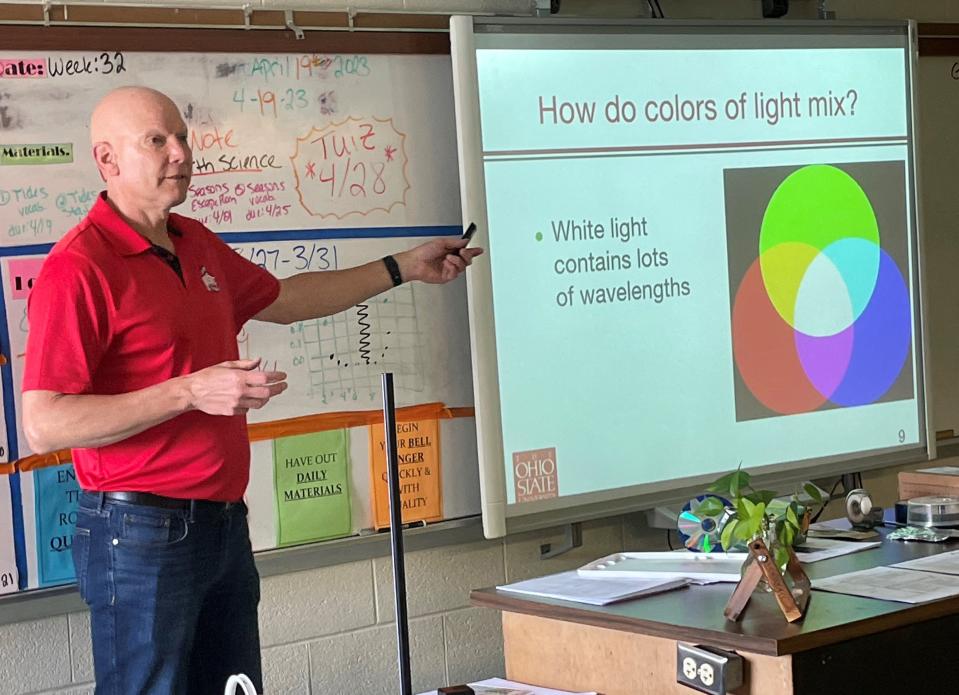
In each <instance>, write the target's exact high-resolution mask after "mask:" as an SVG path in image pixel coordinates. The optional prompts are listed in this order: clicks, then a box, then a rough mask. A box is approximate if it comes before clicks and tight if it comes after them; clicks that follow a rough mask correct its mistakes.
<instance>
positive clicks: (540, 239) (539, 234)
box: [536, 232, 543, 241]
mask: <svg viewBox="0 0 959 695" xmlns="http://www.w3.org/2000/svg"><path fill="white" fill-rule="evenodd" d="M542 240H543V233H542V232H536V241H542Z"/></svg>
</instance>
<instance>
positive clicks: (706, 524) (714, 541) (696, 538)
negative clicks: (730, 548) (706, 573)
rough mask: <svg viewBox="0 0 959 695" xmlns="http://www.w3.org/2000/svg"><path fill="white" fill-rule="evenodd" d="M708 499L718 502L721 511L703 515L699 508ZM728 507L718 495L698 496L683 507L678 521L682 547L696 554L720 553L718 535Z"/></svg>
mask: <svg viewBox="0 0 959 695" xmlns="http://www.w3.org/2000/svg"><path fill="white" fill-rule="evenodd" d="M708 499H715V500H719V501H720V502H721V503H722V505H723V507H722V509H721V510H720V511H719V512H717V513H715V514H704V513H703V512H702V510H701V507H702V506H703V502H705V501H706V500H708ZM728 507H729V502H728V501H727V500H725V499H724V498H722V497H719V496H718V495H700V496H699V497H696V498H694V499H691V500H689V502H687V503H686V504H685V505H683V511H682V512H680V514H679V519H678V529H679V536H680V538H682V541H683V545H685V546H686V547H687V548H688V549H689V550H692V551H694V552H698V553H711V552H717V551H721V550H722V549H723V547H722V544H721V543H720V541H719V535H720V533H721V532H722V530H723V524H724V523H725V521H726V518H727V516H728V515H729V510H728ZM707 511H708V510H707Z"/></svg>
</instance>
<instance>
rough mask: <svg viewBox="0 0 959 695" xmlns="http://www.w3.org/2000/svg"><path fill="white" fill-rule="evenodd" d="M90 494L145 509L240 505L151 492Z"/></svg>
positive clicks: (223, 507)
mask: <svg viewBox="0 0 959 695" xmlns="http://www.w3.org/2000/svg"><path fill="white" fill-rule="evenodd" d="M91 494H93V495H102V496H103V500H104V501H111V502H127V503H128V504H142V505H143V506H145V507H159V508H160V509H184V510H186V509H197V508H199V507H204V508H218V509H229V508H230V507H232V506H235V505H237V504H240V503H239V502H214V501H213V500H184V499H178V498H176V497H164V496H163V495H154V494H153V493H151V492H93V493H91Z"/></svg>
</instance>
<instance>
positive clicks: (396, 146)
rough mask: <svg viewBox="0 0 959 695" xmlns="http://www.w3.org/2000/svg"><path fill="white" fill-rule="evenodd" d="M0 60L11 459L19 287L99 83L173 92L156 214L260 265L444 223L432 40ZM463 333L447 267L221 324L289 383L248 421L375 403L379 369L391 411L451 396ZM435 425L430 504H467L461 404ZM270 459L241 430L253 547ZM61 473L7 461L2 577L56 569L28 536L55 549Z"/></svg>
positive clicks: (3, 329)
mask: <svg viewBox="0 0 959 695" xmlns="http://www.w3.org/2000/svg"><path fill="white" fill-rule="evenodd" d="M11 66H12V67H11ZM0 68H2V69H0V74H2V75H3V76H2V77H0V80H2V90H0V292H2V302H0V306H2V307H3V312H4V314H3V316H2V317H0V318H2V320H0V341H2V346H3V354H4V356H5V357H6V358H7V360H8V363H7V365H5V366H4V367H3V368H2V369H3V375H4V380H3V387H4V389H5V390H6V389H9V390H10V391H12V393H11V394H8V395H7V398H6V399H5V412H4V424H5V427H6V430H7V433H8V439H9V446H4V452H3V456H6V454H7V452H8V451H9V456H10V459H11V460H16V459H18V458H19V459H23V458H24V457H26V456H29V455H30V454H31V453H32V452H31V451H30V450H29V447H28V446H27V445H26V442H25V439H24V437H23V431H22V427H21V425H20V420H19V417H18V414H19V412H20V384H21V382H22V372H23V354H24V351H25V345H26V335H27V331H28V329H29V326H28V325H27V320H26V299H27V296H28V294H29V289H30V286H31V285H32V281H33V279H34V278H35V277H36V274H37V272H38V271H39V268H40V265H41V264H42V261H43V259H44V257H45V254H46V253H47V252H48V251H49V249H50V247H51V246H52V244H53V243H55V242H56V241H57V240H58V239H59V238H60V237H62V236H63V235H64V234H65V233H66V232H67V231H68V230H69V229H70V228H71V227H72V226H73V225H75V224H76V223H77V222H78V221H79V220H80V219H82V217H83V216H84V215H85V214H86V212H87V210H88V209H89V208H90V206H91V205H92V203H93V202H94V200H95V198H96V195H97V194H98V192H99V191H100V189H101V188H102V184H101V181H100V179H99V175H98V173H97V171H96V168H95V166H94V164H93V161H92V157H91V156H90V145H89V130H88V121H89V115H90V113H91V111H92V109H93V108H94V106H95V104H96V103H97V102H98V101H99V99H100V98H102V96H103V95H104V94H106V93H107V92H108V91H109V90H111V89H113V88H115V87H118V86H122V85H132V84H140V85H147V86H151V87H154V88H156V89H159V90H161V91H163V92H165V93H166V94H168V95H169V96H170V97H171V98H172V99H173V100H174V101H175V102H176V103H177V105H178V106H179V107H180V108H181V111H182V114H183V117H184V120H185V121H186V123H187V125H188V126H189V129H190V143H191V147H192V149H193V154H194V178H193V180H192V182H191V186H190V192H189V195H188V198H187V200H186V202H185V203H183V205H181V206H179V208H177V209H176V210H175V212H179V213H180V214H184V215H188V216H191V217H194V218H196V219H199V220H201V221H203V222H204V223H205V224H206V225H207V226H209V227H210V228H211V229H213V230H214V231H216V232H217V233H220V234H221V235H222V237H223V239H224V240H225V241H226V242H227V243H228V244H229V245H230V246H231V247H232V248H233V249H234V250H235V251H236V252H237V253H240V254H241V255H243V256H244V257H246V258H249V259H250V260H252V261H253V262H254V263H256V264H258V265H261V266H263V267H265V268H267V269H268V270H269V271H270V272H272V273H273V274H274V275H276V276H277V277H281V278H282V277H287V276H290V275H293V274H295V273H298V272H303V271H307V270H319V271H323V270H334V269H338V268H346V267H350V266H353V265H357V264H360V263H365V262H367V261H370V260H373V259H377V258H380V257H382V256H383V255H385V254H387V253H395V252H397V251H400V250H403V249H406V248H410V247H412V246H414V245H416V244H418V243H420V242H421V241H423V240H424V239H425V238H429V237H434V236H443V235H451V234H457V233H458V230H459V227H460V222H461V218H460V207H459V193H458V176H457V162H456V152H455V134H454V119H453V104H452V98H451V96H450V95H451V93H452V78H451V70H450V60H449V56H448V55H366V54H342V55H340V54H336V55H332V54H331V55H325V54H316V53H276V54H267V53H249V54H245V53H160V52H125V51H124V52H121V51H89V52H83V51H72V52H40V51H16V52H12V51H5V52H0ZM468 340H469V339H468V325H467V318H466V298H465V282H464V281H463V280H462V279H460V280H457V281H456V282H454V283H452V284H450V285H447V286H442V287H438V286H429V285H422V284H412V285H404V286H401V287H399V288H397V289H396V290H394V291H391V292H388V293H384V294H383V295H379V296H377V297H374V298H372V299H371V300H369V301H368V302H366V303H364V304H362V305H359V306H357V307H353V308H351V309H349V310H347V311H345V312H343V313H341V314H338V315H336V316H332V317H328V318H325V319H317V320H312V321H303V322H299V323H297V324H294V325H292V326H276V325H268V324H262V323H257V322H251V323H249V324H248V325H247V326H246V328H245V329H244V330H243V331H242V332H241V334H240V335H239V336H238V342H239V348H240V354H241V356H242V357H261V358H263V360H264V362H265V364H266V365H267V366H268V367H269V368H271V369H274V368H275V369H279V370H282V371H286V372H287V373H288V374H289V383H290V388H289V389H288V390H287V392H286V393H284V394H283V395H282V396H281V397H280V398H277V399H276V400H275V401H274V402H272V403H271V404H270V405H269V406H268V407H267V408H264V409H262V410H259V411H254V412H253V413H251V414H250V416H249V422H250V424H251V425H263V424H268V423H273V422H276V421H280V420H287V419H291V418H301V417H303V416H324V415H335V414H338V413H343V412H352V411H372V410H378V409H380V408H381V407H382V406H381V397H380V393H379V390H380V376H379V375H380V373H381V372H383V371H391V372H393V373H394V375H395V385H396V404H397V406H398V407H403V406H415V405H420V404H433V403H439V404H442V405H443V406H446V407H448V408H457V409H469V408H471V406H472V405H473V395H472V383H471V380H470V373H469V370H468V369H467V368H466V367H465V365H468V364H469V363H470V355H469V342H468ZM467 412H468V410H467ZM348 432H349V449H350V460H351V465H352V468H351V473H350V486H351V499H352V517H353V518H352V524H351V527H352V532H353V533H359V532H361V531H362V530H364V529H366V528H369V527H370V526H371V525H372V524H371V511H370V509H369V506H370V499H371V493H370V481H369V478H370V472H369V464H368V461H367V459H368V456H369V452H368V447H369V445H368V433H367V428H366V427H365V426H354V427H349V428H348ZM440 432H441V437H440V442H441V447H442V449H441V451H442V456H441V460H442V465H443V512H444V516H445V517H446V518H451V517H457V516H464V515H469V514H477V513H479V499H478V497H479V494H478V482H477V481H478V478H477V473H476V467H477V466H476V446H475V434H474V429H473V424H472V418H471V417H469V416H465V417H464V416H462V415H460V416H457V417H452V418H447V419H443V420H442V421H441V422H440ZM3 444H7V442H3ZM272 457H273V450H272V446H271V442H270V441H258V442H255V443H254V444H253V445H252V465H253V468H252V471H251V484H250V488H249V490H248V493H247V499H248V502H249V504H250V508H251V512H250V519H251V529H252V530H251V533H252V535H253V539H254V547H255V548H256V549H258V550H259V549H266V548H272V547H275V546H276V545H277V540H276V519H275V517H276V513H275V511H276V510H275V509H274V508H273V505H274V495H273V493H272V491H271V488H272V479H273V478H272V476H273V460H272ZM52 468H53V467H51V469H52ZM51 476H52V477H51ZM65 477H66V474H65V473H63V472H60V473H59V480H58V477H57V474H55V473H54V472H53V470H51V471H50V472H49V473H48V474H47V475H46V476H43V475H40V474H39V471H34V472H32V473H26V474H24V475H22V480H23V495H22V504H21V507H22V508H21V509H20V510H14V514H16V513H19V514H21V515H22V518H23V521H24V531H23V535H24V541H25V545H26V547H27V564H28V567H25V568H21V573H23V572H25V573H26V575H27V576H28V578H29V579H28V585H29V586H31V587H32V586H39V585H45V584H49V583H58V582H61V581H68V580H69V578H65V577H63V576H61V575H62V574H63V571H66V570H65V568H60V569H63V571H60V569H58V568H57V566H56V561H55V559H56V558H54V560H53V561H48V560H46V559H45V557H44V552H46V553H47V554H48V555H49V553H50V552H51V548H50V547H46V548H45V547H44V545H45V544H46V545H47V546H49V545H50V542H48V541H45V540H44V539H46V538H48V537H49V539H50V541H51V542H53V543H54V544H60V545H62V544H63V542H62V541H60V540H58V538H60V537H68V536H69V528H65V529H60V528H57V529H55V530H50V529H49V528H48V529H44V528H41V524H42V523H44V522H43V521H42V520H41V517H43V518H46V519H47V520H48V521H47V522H46V523H47V526H50V523H52V522H51V521H50V520H51V519H61V520H66V519H69V509H61V507H62V506H63V500H64V499H67V497H69V496H70V495H72V493H67V495H66V496H65V494H64V491H63V489H58V488H62V487H63V484H67V485H69V481H67V480H66V479H65ZM48 489H49V490H51V492H49V493H47V492H45V490H48ZM47 494H49V495H58V497H57V498H56V499H50V500H45V498H44V495H47ZM54 508H56V509H57V514H56V515H55V516H54V515H53V511H52V510H53V509H54ZM60 511H65V512H66V513H67V516H66V517H61V516H59V512H60ZM45 514H46V516H44V515H45ZM45 562H46V565H45V564H44V563H45ZM51 563H52V564H51ZM47 565H49V566H50V567H51V568H52V569H51V570H50V571H48V572H46V574H47V575H49V576H50V577H51V579H50V580H49V581H47V580H45V579H44V571H43V568H44V567H45V566H47ZM54 570H56V571H54Z"/></svg>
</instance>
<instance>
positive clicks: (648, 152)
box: [451, 17, 931, 537]
mask: <svg viewBox="0 0 959 695" xmlns="http://www.w3.org/2000/svg"><path fill="white" fill-rule="evenodd" d="M451 40H452V47H453V61H454V87H455V94H456V108H457V130H458V138H459V155H460V168H461V186H462V200H463V208H464V210H463V214H464V219H465V220H466V221H475V222H476V223H477V224H478V226H479V232H478V233H477V235H476V240H475V243H478V244H481V245H483V246H485V247H486V248H487V254H486V255H484V256H482V257H480V258H479V259H478V260H477V262H476V263H474V266H473V268H472V270H471V271H470V276H469V278H468V284H469V302H470V324H471V338H472V347H473V368H474V369H473V373H474V390H475V398H476V410H477V417H476V420H477V428H478V435H479V436H478V441H479V446H480V451H479V454H480V467H481V471H480V479H481V487H482V490H481V493H482V501H483V514H484V527H485V531H486V534H487V535H488V536H491V537H493V536H498V535H502V534H503V533H505V531H506V528H507V524H506V520H507V519H508V518H513V517H519V516H524V515H530V514H538V513H542V512H549V511H554V512H555V511H556V510H573V509H576V508H578V507H583V506H584V505H594V506H595V505H597V504H607V505H608V504H609V503H610V502H611V501H614V500H620V501H623V500H634V501H635V500H640V499H645V500H647V501H648V500H655V499H664V500H665V499H667V498H669V497H670V496H671V495H673V496H674V497H675V496H678V495H681V494H683V493H684V492H689V491H695V490H697V489H700V491H701V488H702V485H703V484H704V483H705V482H707V481H709V480H712V479H713V478H715V477H717V476H718V475H720V474H721V473H723V472H726V471H729V470H732V469H734V468H736V467H737V466H738V465H740V464H741V465H742V466H743V467H744V468H746V469H749V470H751V471H754V472H755V473H756V474H758V475H761V476H762V475H766V476H767V477H768V478H770V479H772V478H776V476H779V477H780V478H783V479H786V478H788V477H804V476H806V475H809V474H812V473H815V474H816V475H818V476H822V475H824V474H826V473H830V474H831V473H839V472H844V471H849V470H861V469H863V468H867V467H873V466H875V465H877V462H887V463H888V462H890V461H895V460H903V459H906V458H909V457H911V458H913V459H916V458H920V457H921V456H924V455H929V453H930V452H929V449H930V445H929V442H930V441H931V439H930V437H929V435H928V432H927V425H926V423H927V421H929V420H930V418H928V415H927V413H926V407H925V402H926V401H925V398H924V387H923V383H924V380H923V359H922V353H923V347H922V345H923V343H922V335H921V325H922V321H921V304H920V287H919V284H920V283H919V278H920V273H919V267H920V265H919V264H920V254H919V247H918V243H917V238H918V234H917V219H918V211H917V209H916V205H917V203H916V181H915V163H914V155H915V132H914V123H913V69H914V63H915V44H914V30H913V26H912V25H910V24H908V23H895V24H892V23H886V24H880V25H875V24H871V25H861V24H837V23H833V22H821V23H816V24H813V23H796V22H789V23H759V22H754V23H745V24H735V25H729V24H722V25H715V24H714V25H707V24H689V23H668V22H662V21H656V22H647V23H625V24H624V23H614V22H589V23H568V22H562V21H560V22H557V21H554V20H553V21H536V20H514V21H511V20H502V19H500V20H493V19H489V20H482V19H479V18H467V17H456V18H453V20H452V35H451ZM554 518H555V515H554ZM559 518H562V515H560V516H559ZM570 518H572V516H571V517H570Z"/></svg>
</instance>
